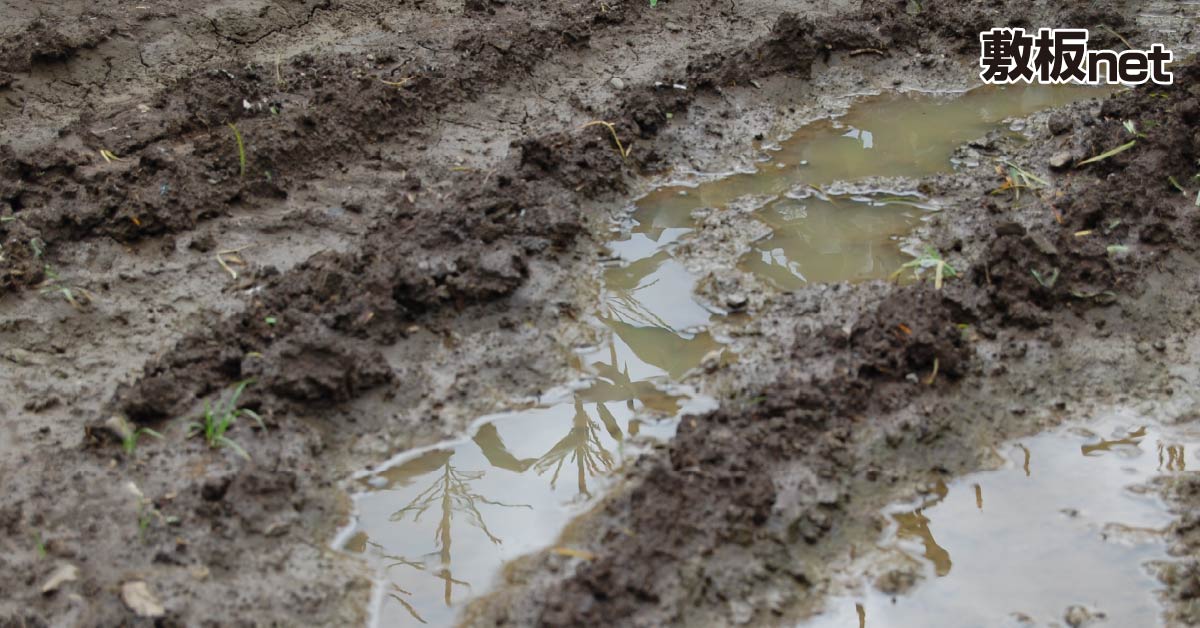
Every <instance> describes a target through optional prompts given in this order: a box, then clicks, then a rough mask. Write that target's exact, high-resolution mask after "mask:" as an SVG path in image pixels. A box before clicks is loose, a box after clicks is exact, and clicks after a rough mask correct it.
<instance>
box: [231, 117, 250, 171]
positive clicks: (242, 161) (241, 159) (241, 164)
mask: <svg viewBox="0 0 1200 628" xmlns="http://www.w3.org/2000/svg"><path fill="white" fill-rule="evenodd" d="M227 124H229V128H230V129H233V139H235V140H237V150H238V168H239V172H240V176H243V177H244V176H246V145H245V144H244V143H243V142H242V132H241V131H239V130H238V128H237V125H236V124H234V123H232V122H229V123H227Z"/></svg>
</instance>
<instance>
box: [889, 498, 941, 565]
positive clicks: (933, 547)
mask: <svg viewBox="0 0 1200 628" xmlns="http://www.w3.org/2000/svg"><path fill="white" fill-rule="evenodd" d="M934 493H935V494H936V495H937V496H936V497H935V498H934V499H932V500H930V501H928V502H926V503H925V504H924V505H922V506H921V507H920V508H917V509H916V510H913V511H911V512H903V513H896V514H893V515H892V519H895V520H896V525H897V526H898V529H897V530H896V536H897V537H899V538H915V539H919V540H920V541H921V544H922V545H924V546H925V558H926V559H928V560H929V562H931V563H933V567H934V570H935V571H936V572H937V575H939V576H944V575H946V574H948V573H950V567H951V565H952V564H953V562H952V561H951V560H950V552H948V551H946V548H944V547H942V546H941V545H938V542H937V540H936V539H934V538H933V531H932V530H930V529H929V517H926V516H925V512H924V511H925V509H926V508H929V507H931V506H934V505H936V504H938V503H939V502H941V501H942V500H943V499H946V495H948V494H949V493H950V489H949V488H948V487H947V486H946V484H945V483H944V482H941V481H938V483H937V486H936V488H935V489H934Z"/></svg>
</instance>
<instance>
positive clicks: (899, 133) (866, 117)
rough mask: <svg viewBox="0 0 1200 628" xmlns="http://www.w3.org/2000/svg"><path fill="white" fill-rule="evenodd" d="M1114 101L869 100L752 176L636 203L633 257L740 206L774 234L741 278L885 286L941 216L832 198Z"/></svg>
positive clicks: (974, 96) (758, 247)
mask: <svg viewBox="0 0 1200 628" xmlns="http://www.w3.org/2000/svg"><path fill="white" fill-rule="evenodd" d="M1107 93H1109V90H1105V89H1097V88H1094V87H1080V86H1038V85H1034V86H1023V87H1022V86H1012V87H1007V88H996V87H983V88H979V89H974V90H971V91H969V92H965V93H959V94H942V95H934V94H919V93H901V94H894V93H893V94H884V95H880V96H873V97H869V98H865V99H863V100H862V101H860V102H857V103H856V104H855V105H854V106H853V107H852V108H851V109H850V110H849V111H848V112H847V113H846V114H845V115H844V116H841V117H839V118H836V119H832V120H821V121H818V122H815V123H813V124H810V125H808V126H806V127H804V128H802V129H800V130H799V131H798V132H796V134H794V135H793V136H792V137H790V138H789V139H787V140H786V141H784V142H783V143H782V144H780V145H779V146H777V147H773V148H771V149H769V150H768V152H767V155H768V158H767V159H765V160H764V161H762V162H760V163H759V164H758V165H757V167H756V168H755V169H754V171H753V172H741V173H736V174H732V175H729V176H724V177H720V178H717V179H715V180H710V181H704V182H702V183H699V184H677V185H671V186H666V187H663V188H660V189H658V190H656V191H655V192H653V193H652V194H650V195H649V196H647V197H646V198H644V199H642V200H641V201H640V202H639V203H638V207H637V210H636V212H635V213H634V215H633V218H634V220H635V222H636V225H635V226H634V228H633V236H634V237H633V239H634V240H638V241H637V242H636V243H634V244H629V245H627V246H629V247H630V248H636V249H637V250H646V249H647V248H648V246H649V245H648V244H647V242H646V241H652V242H654V243H657V244H658V245H659V246H660V247H661V246H665V245H668V244H670V243H672V242H675V241H678V240H680V239H683V238H685V237H687V235H688V234H689V233H691V232H692V231H693V230H694V229H695V228H696V226H697V224H696V220H695V219H694V218H693V212H695V211H696V210H699V209H706V208H714V209H717V210H726V209H729V208H730V207H731V205H733V204H734V202H735V201H738V200H739V199H754V204H756V205H760V206H761V208H760V209H758V210H756V211H755V212H754V215H755V217H756V218H757V219H759V220H760V221H762V222H763V223H765V224H766V226H767V227H769V228H770V230H771V235H770V236H769V237H768V238H766V239H764V240H760V241H758V242H756V243H754V245H753V250H751V251H750V252H748V253H747V254H746V255H745V256H744V257H743V259H742V260H741V268H742V269H743V270H746V271H748V272H751V273H754V274H756V275H758V276H760V277H761V278H763V279H764V280H766V281H767V283H769V284H771V285H773V286H775V287H776V288H779V289H782V290H794V289H797V288H800V287H803V286H804V285H807V284H809V283H812V282H832V281H863V280H867V279H881V278H886V277H888V276H889V275H890V274H891V273H892V272H894V271H895V270H896V269H897V268H898V267H899V266H900V265H901V264H903V263H905V262H906V261H908V260H909V259H910V258H909V256H907V255H905V254H904V253H902V252H901V251H900V248H899V246H898V244H897V240H898V238H899V236H902V235H904V234H907V233H908V232H909V231H911V230H912V228H913V227H914V226H916V225H917V224H918V223H919V221H920V220H921V219H922V217H923V216H925V215H926V214H927V212H928V211H929V210H932V209H934V207H933V206H932V205H931V204H930V203H928V202H927V201H924V200H922V199H920V198H918V197H897V195H895V194H894V193H891V192H888V191H886V190H880V191H877V193H874V194H865V193H864V194H859V195H844V194H843V195H835V194H832V193H830V189H831V188H832V187H834V186H831V184H840V183H843V182H854V181H860V180H862V179H867V178H871V177H913V178H916V177H924V176H929V175H934V174H938V173H943V172H949V171H950V170H951V169H952V168H953V166H954V164H953V163H952V162H951V155H952V154H953V153H954V151H955V149H957V148H958V147H960V146H962V145H963V144H965V143H966V142H969V141H971V140H974V139H977V138H980V137H983V136H985V135H986V134H987V133H988V132H990V131H993V130H997V129H1003V128H1005V127H1004V122H1005V120H1007V119H1010V118H1019V117H1024V116H1027V115H1029V114H1032V113H1035V112H1037V111H1041V110H1043V109H1048V108H1052V107H1059V106H1063V105H1066V104H1069V103H1073V102H1076V101H1079V100H1086V99H1090V98H1097V97H1100V96H1104V95H1106V94H1107ZM639 239H640V240H639Z"/></svg>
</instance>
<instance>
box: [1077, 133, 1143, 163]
mask: <svg viewBox="0 0 1200 628" xmlns="http://www.w3.org/2000/svg"><path fill="white" fill-rule="evenodd" d="M1136 145H1137V140H1131V141H1130V142H1129V143H1128V144H1121V145H1120V146H1118V147H1116V148H1114V149H1112V150H1110V151H1105V152H1103V153H1100V154H1099V155H1096V156H1095V157H1089V158H1087V159H1084V160H1083V161H1081V162H1079V163H1077V164H1075V167H1076V168H1078V167H1080V166H1086V165H1087V164H1093V163H1096V162H1098V161H1104V160H1105V159H1108V158H1109V157H1113V156H1115V155H1119V154H1121V153H1123V152H1125V151H1127V150H1129V149H1131V148H1133V147H1134V146H1136Z"/></svg>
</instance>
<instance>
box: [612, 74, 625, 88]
mask: <svg viewBox="0 0 1200 628" xmlns="http://www.w3.org/2000/svg"><path fill="white" fill-rule="evenodd" d="M608 84H609V85H612V86H613V89H625V81H622V80H621V79H619V78H617V77H615V76H614V77H612V80H610V81H609V82H608Z"/></svg>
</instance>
